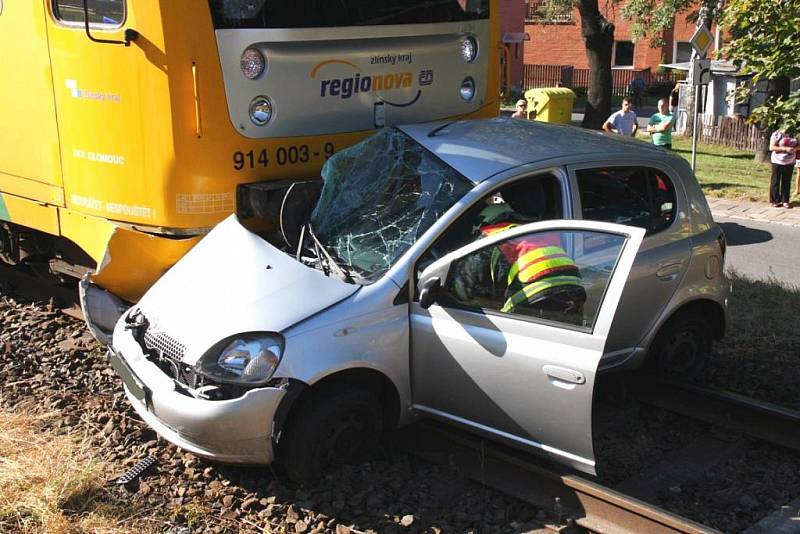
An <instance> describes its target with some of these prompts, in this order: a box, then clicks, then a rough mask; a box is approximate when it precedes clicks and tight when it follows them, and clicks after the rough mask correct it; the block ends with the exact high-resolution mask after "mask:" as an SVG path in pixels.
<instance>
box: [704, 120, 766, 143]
mask: <svg viewBox="0 0 800 534" xmlns="http://www.w3.org/2000/svg"><path fill="white" fill-rule="evenodd" d="M697 127H698V129H697V133H698V134H699V135H698V139H699V140H700V141H703V142H706V143H713V144H715V145H724V146H729V147H732V148H738V149H740V150H752V151H754V152H755V151H756V150H757V149H758V146H759V131H758V128H756V127H755V126H753V125H752V124H748V123H747V122H745V120H744V119H743V118H740V117H716V118H715V117H709V116H707V115H700V116H698V117H697Z"/></svg>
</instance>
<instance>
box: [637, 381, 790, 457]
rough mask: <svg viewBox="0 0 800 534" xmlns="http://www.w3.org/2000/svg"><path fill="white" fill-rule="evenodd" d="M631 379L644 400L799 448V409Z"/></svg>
mask: <svg viewBox="0 0 800 534" xmlns="http://www.w3.org/2000/svg"><path fill="white" fill-rule="evenodd" d="M632 382H633V383H634V385H633V386H632V389H631V393H632V394H633V395H634V396H635V397H636V398H637V399H639V400H640V401H641V402H645V403H648V404H651V405H653V406H656V407H658V408H661V409H663V410H668V411H671V412H675V413H678V414H681V415H685V416H687V417H691V418H693V419H699V420H701V421H704V422H706V423H709V424H712V425H715V426H719V427H722V428H725V429H727V430H730V431H733V432H738V433H740V434H744V435H746V436H750V437H752V438H755V439H758V440H761V441H766V442H768V443H772V444H774V445H779V446H781V447H786V448H788V449H791V450H794V451H800V412H796V411H794V410H790V409H787V408H783V407H781V406H777V405H774V404H771V403H769V402H765V401H761V400H758V399H753V398H750V397H745V396H743V395H739V394H736V393H730V392H725V391H719V390H714V389H707V388H703V387H699V386H694V385H691V384H682V383H678V382H670V381H665V380H660V379H657V378H650V379H646V380H635V381H632Z"/></svg>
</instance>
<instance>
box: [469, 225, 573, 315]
mask: <svg viewBox="0 0 800 534" xmlns="http://www.w3.org/2000/svg"><path fill="white" fill-rule="evenodd" d="M515 226H517V225H516V224H514V223H506V222H501V223H495V224H491V225H487V226H483V227H481V233H482V234H483V235H485V236H491V235H496V234H498V233H500V232H504V231H506V230H510V229H511V228H514V227H515ZM548 241H549V242H546V243H545V242H538V243H537V242H536V241H534V240H532V239H528V238H527V237H526V236H519V237H518V238H514V239H512V240H509V242H507V243H503V244H499V245H498V246H497V247H496V248H495V250H493V251H492V259H491V266H490V272H491V276H492V281H493V282H494V281H495V271H496V270H497V264H498V261H499V259H500V252H502V254H503V256H505V258H506V260H507V261H508V263H509V265H510V268H509V270H508V279H507V284H508V287H509V288H510V287H511V286H512V284H514V283H515V282H517V281H518V282H519V283H520V285H521V286H522V287H521V289H519V290H518V291H516V292H515V293H514V294H513V295H511V297H510V298H509V299H508V300H506V302H505V304H504V305H503V308H502V309H501V311H503V312H509V311H513V309H514V307H516V306H517V305H519V304H523V303H525V302H527V301H529V300H530V299H532V298H533V297H534V296H536V294H538V293H541V292H542V291H546V290H548V289H552V288H554V287H560V286H570V285H571V286H578V287H583V283H582V280H581V276H580V271H579V270H578V266H577V265H575V262H574V261H573V259H572V258H571V257H570V256H569V255H568V254H567V252H566V251H565V250H564V249H563V248H562V247H560V246H558V245H555V244H553V243H552V240H548Z"/></svg>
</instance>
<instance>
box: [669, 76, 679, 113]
mask: <svg viewBox="0 0 800 534" xmlns="http://www.w3.org/2000/svg"><path fill="white" fill-rule="evenodd" d="M680 99H681V84H680V83H676V84H675V87H673V88H672V91H671V92H670V93H669V112H670V113H672V114H673V115H675V110H676V109H678V104H679V103H680Z"/></svg>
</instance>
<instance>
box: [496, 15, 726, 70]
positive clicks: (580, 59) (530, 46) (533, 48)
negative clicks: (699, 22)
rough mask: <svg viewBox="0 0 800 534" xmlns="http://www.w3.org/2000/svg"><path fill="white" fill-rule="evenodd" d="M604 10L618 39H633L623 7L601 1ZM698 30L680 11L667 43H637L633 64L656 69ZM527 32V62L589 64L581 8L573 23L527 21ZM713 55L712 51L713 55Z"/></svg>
mask: <svg viewBox="0 0 800 534" xmlns="http://www.w3.org/2000/svg"><path fill="white" fill-rule="evenodd" d="M501 1H503V0H501ZM609 6H610V8H609ZM601 9H602V10H603V11H604V14H605V16H606V17H607V18H608V19H609V20H611V21H613V22H614V40H615V41H632V40H633V39H632V37H631V32H630V24H629V23H628V21H627V20H625V19H624V18H623V17H622V14H621V13H620V6H619V5H614V4H611V3H608V4H606V8H604V7H603V2H601ZM523 16H524V15H523ZM694 30H695V26H694V23H693V22H687V21H686V13H681V14H679V15H678V16H677V17H675V25H674V28H673V29H672V30H669V31H667V32H666V33H665V34H664V39H665V40H666V44H665V45H663V46H660V47H657V48H653V47H651V46H650V40H649V39H647V40H643V41H639V42H636V43H635V44H634V57H633V67H634V68H635V69H645V68H648V67H649V68H650V69H651V70H656V69H657V68H658V65H659V64H660V63H670V62H672V61H673V58H672V55H673V41H674V40H676V39H677V40H678V41H688V40H689V38H690V37H691V36H692V34H693V33H694ZM525 32H527V33H528V35H529V36H530V41H528V42H526V43H525V63H528V64H534V65H572V66H574V67H576V68H588V67H589V64H588V61H587V59H586V49H585V47H584V44H583V39H582V37H581V25H580V14H579V13H578V10H577V9H574V10H573V13H572V23H569V24H525ZM712 49H713V47H712ZM710 54H711V53H710V52H709V56H710Z"/></svg>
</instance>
